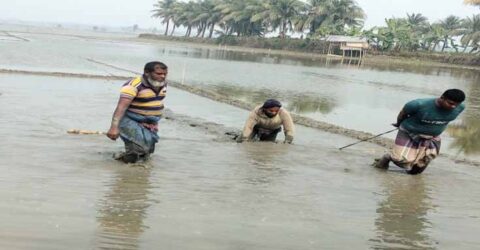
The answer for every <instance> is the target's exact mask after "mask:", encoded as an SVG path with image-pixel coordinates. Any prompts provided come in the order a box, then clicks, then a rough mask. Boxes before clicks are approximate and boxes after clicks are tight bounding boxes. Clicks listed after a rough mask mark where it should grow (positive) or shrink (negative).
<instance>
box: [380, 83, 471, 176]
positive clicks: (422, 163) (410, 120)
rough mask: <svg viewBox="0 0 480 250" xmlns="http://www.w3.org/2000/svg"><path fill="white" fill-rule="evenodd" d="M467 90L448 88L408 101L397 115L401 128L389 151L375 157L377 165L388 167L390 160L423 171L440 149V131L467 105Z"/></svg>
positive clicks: (415, 170)
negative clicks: (431, 96) (433, 94)
mask: <svg viewBox="0 0 480 250" xmlns="http://www.w3.org/2000/svg"><path fill="white" fill-rule="evenodd" d="M464 100H465V93H463V91H461V90H459V89H449V90H447V91H445V92H444V93H443V95H442V96H441V97H440V98H427V99H417V100H413V101H410V102H408V103H407V104H405V106H404V107H403V109H402V110H401V111H400V113H399V114H398V117H397V123H395V124H393V126H395V127H398V128H399V131H398V134H397V138H396V139H395V145H394V147H393V150H392V152H391V153H390V154H386V155H384V156H383V157H382V158H380V159H376V160H375V161H376V162H375V163H374V166H375V167H377V168H382V169H388V163H389V162H390V161H392V162H393V163H395V165H397V166H399V167H402V168H405V169H406V170H407V173H409V174H412V175H414V174H420V173H422V172H423V171H424V170H425V168H427V166H428V164H429V163H430V162H431V161H432V160H433V159H435V157H436V156H437V155H438V154H439V152H440V137H439V136H440V134H441V133H442V132H443V131H444V130H445V129H446V128H447V125H448V123H449V122H451V121H453V120H455V119H456V118H457V116H458V115H459V114H460V113H462V111H463V110H464V109H465V105H464V104H463V101H464Z"/></svg>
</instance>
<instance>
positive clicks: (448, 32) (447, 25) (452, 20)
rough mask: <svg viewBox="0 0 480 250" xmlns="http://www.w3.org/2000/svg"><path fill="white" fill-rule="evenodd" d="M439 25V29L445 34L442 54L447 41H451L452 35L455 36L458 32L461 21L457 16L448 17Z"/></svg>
mask: <svg viewBox="0 0 480 250" xmlns="http://www.w3.org/2000/svg"><path fill="white" fill-rule="evenodd" d="M439 24H440V27H442V28H443V29H444V30H445V34H444V36H443V47H442V52H443V51H444V50H445V48H446V47H447V44H448V41H449V40H452V35H454V34H456V33H457V32H458V30H459V29H460V28H461V27H462V20H461V19H460V18H459V17H457V16H453V15H450V16H448V17H446V18H445V19H443V20H441V21H440V22H439ZM452 43H453V41H452Z"/></svg>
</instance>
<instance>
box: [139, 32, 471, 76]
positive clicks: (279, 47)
mask: <svg viewBox="0 0 480 250" xmlns="http://www.w3.org/2000/svg"><path fill="white" fill-rule="evenodd" d="M139 38H143V39H152V40H163V41H172V42H187V43H195V44H204V45H211V46H230V48H231V47H232V46H235V47H241V48H251V49H261V50H268V51H269V52H270V50H274V51H277V52H278V53H280V54H291V53H292V52H293V53H295V52H296V55H297V56H299V55H298V53H307V54H308V55H307V56H308V57H311V56H313V54H312V53H315V54H314V55H316V56H325V52H326V51H327V48H328V45H327V43H326V42H324V41H320V40H317V39H308V38H307V39H298V38H286V39H281V38H260V37H235V36H220V37H218V38H198V37H178V36H163V35H154V34H140V35H139ZM289 52H290V53H289ZM368 57H369V58H370V59H373V61H372V62H377V61H378V60H380V61H384V60H391V61H392V62H395V63H407V64H411V63H412V62H413V63H419V62H420V63H422V62H424V63H430V64H432V63H434V64H448V65H451V66H457V67H458V66H460V67H462V66H464V67H468V68H477V67H480V56H478V55H472V54H465V53H452V52H445V53H435V52H424V51H418V52H407V51H399V52H379V51H373V50H370V51H369V52H368ZM406 59H409V60H406Z"/></svg>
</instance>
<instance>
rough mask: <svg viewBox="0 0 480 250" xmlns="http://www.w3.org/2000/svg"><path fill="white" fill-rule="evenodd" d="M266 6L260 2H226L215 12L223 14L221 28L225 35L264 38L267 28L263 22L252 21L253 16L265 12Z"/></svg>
mask: <svg viewBox="0 0 480 250" xmlns="http://www.w3.org/2000/svg"><path fill="white" fill-rule="evenodd" d="M264 8H265V5H264V3H263V2H262V1H260V0H244V1H238V0H224V1H223V3H222V4H220V5H218V6H217V7H215V10H218V11H220V13H221V14H222V18H221V21H220V22H221V23H222V25H221V27H222V28H223V29H224V30H225V31H224V32H223V33H224V34H226V35H231V34H233V33H237V36H263V34H264V31H265V27H264V21H263V20H255V19H252V17H253V16H255V15H257V14H258V13H261V12H264V11H265V9H264Z"/></svg>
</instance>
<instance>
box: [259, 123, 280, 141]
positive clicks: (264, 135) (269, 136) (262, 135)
mask: <svg viewBox="0 0 480 250" xmlns="http://www.w3.org/2000/svg"><path fill="white" fill-rule="evenodd" d="M280 131H282V128H277V129H274V130H270V129H263V128H261V127H260V126H258V125H255V126H254V127H253V131H252V135H251V138H252V140H257V139H258V140H259V141H271V142H275V140H276V139H277V134H278V133H279V132H280Z"/></svg>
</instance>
